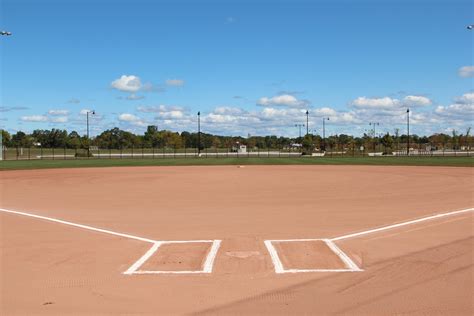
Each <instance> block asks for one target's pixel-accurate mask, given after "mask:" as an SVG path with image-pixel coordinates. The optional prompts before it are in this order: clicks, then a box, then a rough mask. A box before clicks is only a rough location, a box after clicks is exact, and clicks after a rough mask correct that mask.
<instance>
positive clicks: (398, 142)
mask: <svg viewBox="0 0 474 316" xmlns="http://www.w3.org/2000/svg"><path fill="white" fill-rule="evenodd" d="M469 132H470V129H468V130H467V132H466V133H465V134H460V133H458V132H456V131H453V132H452V133H451V135H448V134H444V133H437V134H433V135H430V136H418V135H410V143H411V144H412V146H413V147H416V146H422V145H425V146H426V145H428V144H429V145H431V146H434V147H436V149H444V148H450V149H461V148H462V147H466V146H472V145H473V144H474V142H473V137H472V136H470V135H469V134H470V133H469ZM2 139H3V146H4V147H7V148H8V147H35V146H37V147H40V146H41V147H43V148H71V149H79V148H89V147H90V146H97V147H99V148H104V149H121V148H132V147H135V148H139V147H147V148H151V147H155V148H163V147H167V148H185V147H186V148H197V147H198V145H199V143H200V147H201V149H204V148H231V147H233V146H234V145H236V144H238V143H239V144H244V145H247V147H248V148H273V149H281V148H288V147H291V146H294V145H295V144H302V146H303V148H306V149H307V150H313V149H324V148H326V147H330V148H331V149H338V148H341V149H344V148H347V147H356V148H359V147H361V146H364V147H365V148H367V149H370V148H371V146H375V145H377V146H380V145H381V146H384V148H387V149H392V150H395V149H398V148H400V147H401V146H402V144H406V143H407V141H408V137H407V135H399V132H398V130H395V131H394V133H393V134H390V133H387V134H385V135H377V136H374V135H370V134H364V135H363V136H360V137H355V136H351V135H346V134H339V135H332V136H329V137H326V138H325V139H322V137H321V136H319V135H312V134H309V135H306V136H304V137H296V138H291V137H283V136H279V137H278V136H275V135H271V136H249V137H247V138H244V137H241V136H220V135H212V134H208V133H201V134H200V135H198V133H191V132H187V131H184V132H181V133H178V132H172V131H168V130H158V128H157V127H156V126H148V127H147V129H146V131H145V133H144V134H143V135H136V134H134V133H131V132H128V131H124V130H121V129H119V128H117V127H115V128H112V129H109V130H106V131H103V132H102V133H101V134H99V135H97V136H95V137H92V138H90V139H88V138H87V137H86V136H84V135H80V134H79V133H78V132H76V131H72V132H68V131H67V130H60V129H54V128H53V129H51V130H46V129H45V130H42V129H38V130H34V131H33V132H32V133H31V134H27V133H24V132H22V131H18V132H16V133H15V134H12V135H11V134H10V133H8V132H7V131H4V130H2ZM199 139H200V140H199ZM403 146H404V145H403Z"/></svg>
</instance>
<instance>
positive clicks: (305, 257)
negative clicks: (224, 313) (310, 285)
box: [124, 239, 363, 275]
mask: <svg viewBox="0 0 474 316" xmlns="http://www.w3.org/2000/svg"><path fill="white" fill-rule="evenodd" d="M221 242H222V241H221V240H188V241H157V242H155V243H154V244H153V246H152V247H151V248H150V249H149V250H148V251H147V252H146V253H145V254H144V255H143V256H142V257H141V258H140V259H139V260H137V261H136V262H135V263H134V264H133V265H132V266H130V268H129V269H128V270H127V271H125V272H124V274H128V275H131V274H201V273H212V270H213V267H214V261H215V259H216V257H217V255H218V251H219V248H220V245H221ZM264 244H265V247H266V248H267V251H268V254H267V255H269V256H270V257H271V260H272V263H273V267H274V271H275V272H276V273H304V272H358V271H363V270H361V269H360V268H359V267H358V266H357V265H356V264H355V263H354V262H353V261H352V260H351V259H350V258H349V257H348V256H347V255H346V254H345V253H344V252H343V251H342V250H341V249H339V247H337V246H336V244H334V242H332V241H331V240H329V239H285V240H265V241H264ZM226 254H227V255H229V254H228V253H226ZM238 257H239V258H240V259H244V260H245V259H246V258H247V256H240V255H239V256H238Z"/></svg>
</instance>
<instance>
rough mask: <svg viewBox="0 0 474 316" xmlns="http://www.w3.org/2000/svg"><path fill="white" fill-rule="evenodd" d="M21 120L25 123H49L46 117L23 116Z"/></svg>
mask: <svg viewBox="0 0 474 316" xmlns="http://www.w3.org/2000/svg"><path fill="white" fill-rule="evenodd" d="M21 120H22V121H23V122H47V121H48V117H47V116H46V115H29V116H22V117H21Z"/></svg>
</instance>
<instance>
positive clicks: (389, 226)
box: [329, 208, 474, 241]
mask: <svg viewBox="0 0 474 316" xmlns="http://www.w3.org/2000/svg"><path fill="white" fill-rule="evenodd" d="M472 211H474V208H467V209H463V210H459V211H453V212H447V213H441V214H436V215H432V216H427V217H422V218H419V219H415V220H411V221H407V222H402V223H398V224H393V225H388V226H383V227H379V228H375V229H369V230H365V231H362V232H358V233H353V234H348V235H343V236H339V237H335V238H330V239H329V240H331V241H338V240H343V239H348V238H354V237H359V236H363V235H367V234H373V233H376V232H380V231H384V230H388V229H394V228H398V227H402V226H406V225H412V224H416V223H421V222H424V221H430V220H434V219H437V218H442V217H446V216H453V215H457V214H463V213H468V212H472Z"/></svg>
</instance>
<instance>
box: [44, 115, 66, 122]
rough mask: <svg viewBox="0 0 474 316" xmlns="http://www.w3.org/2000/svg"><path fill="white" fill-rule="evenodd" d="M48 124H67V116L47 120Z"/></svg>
mask: <svg viewBox="0 0 474 316" xmlns="http://www.w3.org/2000/svg"><path fill="white" fill-rule="evenodd" d="M49 121H50V122H53V123H67V122H68V117H67V116H57V117H52V118H50V119H49Z"/></svg>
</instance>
